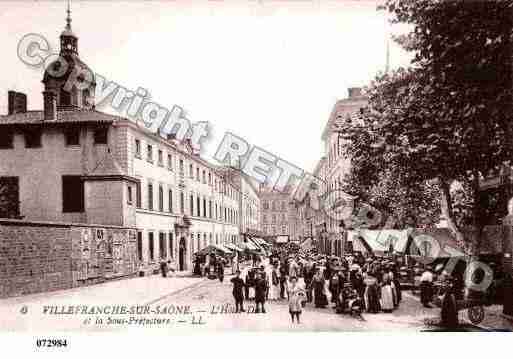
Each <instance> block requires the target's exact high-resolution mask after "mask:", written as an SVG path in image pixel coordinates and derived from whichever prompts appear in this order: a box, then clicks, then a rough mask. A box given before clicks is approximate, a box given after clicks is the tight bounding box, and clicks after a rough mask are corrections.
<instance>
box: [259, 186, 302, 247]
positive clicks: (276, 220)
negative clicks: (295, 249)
mask: <svg viewBox="0 0 513 359" xmlns="http://www.w3.org/2000/svg"><path fill="white" fill-rule="evenodd" d="M259 197H260V202H261V205H262V220H261V222H262V231H263V234H264V235H265V236H266V237H276V236H288V237H289V240H290V241H296V240H298V238H297V237H298V233H297V230H296V222H297V218H296V217H297V211H296V209H295V205H294V203H293V201H292V197H291V193H290V192H289V191H288V190H287V189H286V190H284V191H283V192H278V191H274V190H271V189H269V188H266V187H265V186H261V187H260V191H259Z"/></svg>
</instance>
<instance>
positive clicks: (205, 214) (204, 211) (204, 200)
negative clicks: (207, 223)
mask: <svg viewBox="0 0 513 359" xmlns="http://www.w3.org/2000/svg"><path fill="white" fill-rule="evenodd" d="M203 217H205V218H206V217H207V200H206V199H205V198H203Z"/></svg>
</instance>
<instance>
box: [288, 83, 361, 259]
mask: <svg viewBox="0 0 513 359" xmlns="http://www.w3.org/2000/svg"><path fill="white" fill-rule="evenodd" d="M348 93H349V96H348V98H346V99H342V100H339V101H337V102H336V104H335V106H334V107H333V109H332V111H331V114H330V117H329V119H328V121H327V123H326V124H325V126H324V129H323V132H322V137H321V140H322V141H323V144H324V153H323V154H322V156H321V158H320V159H319V161H318V162H317V164H316V166H315V169H314V171H313V176H314V177H315V178H316V179H317V181H316V182H315V183H316V184H315V188H311V189H309V190H308V191H306V193H305V196H304V197H303V198H300V199H299V200H298V201H297V202H296V214H297V217H298V218H299V220H298V221H299V222H301V223H302V224H301V225H300V226H298V230H299V233H302V236H303V238H307V237H309V236H310V237H313V242H314V244H315V246H316V248H317V251H318V252H319V253H324V254H333V255H337V256H340V255H342V254H343V252H344V248H345V246H346V245H345V242H346V241H345V237H346V235H345V232H346V229H345V228H344V224H343V222H342V221H341V219H340V218H337V216H335V215H329V213H328V212H329V211H326V210H325V208H326V206H329V204H330V203H335V201H338V200H342V199H344V200H347V199H348V198H347V196H345V195H344V194H343V192H342V188H343V185H344V181H345V177H346V176H347V175H348V174H349V173H350V171H351V159H350V158H349V157H348V156H347V155H345V154H344V151H343V149H344V141H343V139H342V136H341V135H340V134H341V133H340V131H341V130H340V128H341V125H343V124H344V123H345V122H347V121H351V122H353V121H357V120H358V119H357V118H358V115H359V114H360V113H361V112H362V111H364V110H365V108H366V106H367V103H368V102H367V101H368V99H367V98H366V97H365V96H364V95H363V94H362V92H361V89H360V88H349V91H348ZM342 196H344V197H342Z"/></svg>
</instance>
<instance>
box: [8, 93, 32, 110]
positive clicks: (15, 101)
mask: <svg viewBox="0 0 513 359" xmlns="http://www.w3.org/2000/svg"><path fill="white" fill-rule="evenodd" d="M7 101H8V104H7V113H8V115H13V114H15V113H24V112H27V95H25V94H24V93H21V92H16V91H8V93H7Z"/></svg>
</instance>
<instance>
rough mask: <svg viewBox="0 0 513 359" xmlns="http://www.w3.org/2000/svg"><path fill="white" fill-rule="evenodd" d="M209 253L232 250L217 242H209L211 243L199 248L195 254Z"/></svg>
mask: <svg viewBox="0 0 513 359" xmlns="http://www.w3.org/2000/svg"><path fill="white" fill-rule="evenodd" d="M209 253H217V254H231V253H232V251H231V250H229V249H228V248H226V247H224V246H221V245H218V244H211V245H208V246H206V247H205V248H203V249H201V250H199V251H198V252H196V254H199V255H205V254H209Z"/></svg>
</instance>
